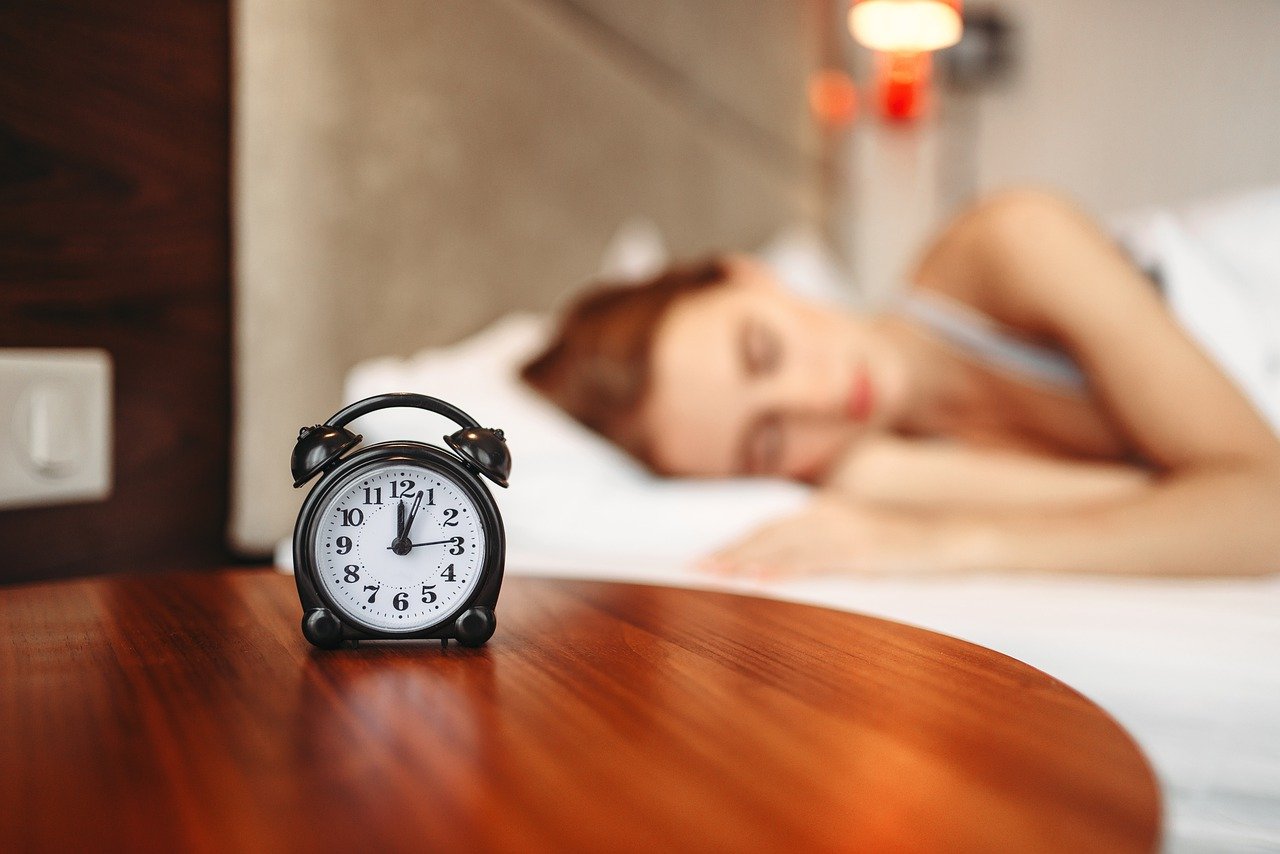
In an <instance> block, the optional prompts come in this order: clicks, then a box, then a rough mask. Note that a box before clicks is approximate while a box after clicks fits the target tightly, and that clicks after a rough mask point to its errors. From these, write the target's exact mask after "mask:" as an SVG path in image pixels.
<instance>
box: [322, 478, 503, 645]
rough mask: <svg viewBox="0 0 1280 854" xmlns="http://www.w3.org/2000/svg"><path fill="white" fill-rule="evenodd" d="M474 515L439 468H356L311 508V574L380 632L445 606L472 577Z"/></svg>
mask: <svg viewBox="0 0 1280 854" xmlns="http://www.w3.org/2000/svg"><path fill="white" fill-rule="evenodd" d="M487 545H488V544H487V542H486V541H485V531H484V525H483V523H482V521H481V517H480V513H479V508H478V507H477V506H476V504H475V502H474V501H472V499H471V498H470V497H469V496H468V495H467V493H466V492H464V491H463V490H462V489H461V487H459V486H458V485H457V484H456V483H454V482H453V481H452V480H450V479H448V478H447V477H445V476H444V475H442V474H440V473H439V472H436V471H433V470H431V469H428V468H425V467H422V466H418V465H415V464H413V463H405V462H396V463H394V464H391V463H389V464H387V465H385V466H381V467H378V468H374V469H364V470H362V471H360V472H359V473H357V474H356V475H354V476H353V477H350V478H348V479H347V480H346V482H345V483H343V484H341V486H340V487H339V488H338V490H337V491H336V492H335V493H334V494H333V496H332V497H331V498H329V500H328V501H327V502H326V503H325V505H324V507H322V508H321V511H320V516H319V521H318V524H317V526H316V528H315V534H314V542H313V544H312V546H313V548H314V554H315V567H316V575H317V576H318V577H319V580H320V583H321V585H323V587H324V589H325V592H327V593H328V595H329V598H330V599H331V600H332V601H333V603H334V604H335V605H337V606H338V607H340V608H341V609H342V610H343V611H345V612H346V614H347V615H348V616H349V617H350V618H351V619H352V620H353V621H355V622H357V623H360V624H363V625H364V626H366V627H369V628H374V629H381V630H383V631H389V632H412V631H418V630H420V629H425V628H429V627H431V626H434V625H436V624H437V623H439V622H441V621H443V620H445V619H446V618H448V617H450V616H452V615H453V613H454V612H455V611H456V610H457V609H458V607H459V606H460V605H461V604H462V603H463V602H465V601H466V600H467V599H468V598H469V597H470V596H471V593H472V592H473V591H474V590H475V588H476V585H477V584H478V583H479V581H480V573H481V570H482V569H483V567H484V558H485V550H486V547H487Z"/></svg>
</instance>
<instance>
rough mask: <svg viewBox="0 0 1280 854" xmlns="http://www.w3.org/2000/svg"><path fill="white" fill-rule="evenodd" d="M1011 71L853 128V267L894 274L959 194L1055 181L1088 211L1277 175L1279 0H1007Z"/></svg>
mask: <svg viewBox="0 0 1280 854" xmlns="http://www.w3.org/2000/svg"><path fill="white" fill-rule="evenodd" d="M999 6H1000V7H1001V8H1003V9H1005V10H1006V11H1007V12H1008V14H1009V16H1010V18H1012V20H1013V21H1014V22H1015V23H1016V24H1017V25H1018V27H1019V35H1020V38H1019V40H1018V43H1019V45H1020V52H1019V58H1018V70H1017V74H1016V75H1015V76H1014V78H1013V79H1012V80H1011V81H1010V83H1009V85H1006V86H1002V87H997V88H994V89H992V90H990V91H987V92H985V93H983V94H981V95H979V96H977V97H976V98H974V99H972V101H970V102H959V103H957V102H955V101H954V100H953V102H952V103H951V104H950V109H949V110H944V111H943V112H942V113H941V114H940V115H939V116H937V117H936V119H935V120H934V121H932V122H925V123H922V124H921V125H919V126H917V127H916V128H914V129H912V130H907V131H903V130H902V129H897V128H884V127H878V126H875V125H874V124H864V125H862V126H860V128H859V129H858V132H857V133H856V134H855V135H854V137H853V138H852V139H851V140H850V151H851V157H852V160H853V162H854V164H856V165H855V166H854V167H853V176H852V180H853V181H854V182H855V183H856V186H857V192H856V195H855V197H854V198H853V207H854V210H855V212H856V219H857V226H856V228H855V229H854V230H853V231H852V232H851V233H850V235H849V236H850V240H851V243H852V246H853V250H852V252H853V255H854V258H855V263H856V265H857V268H858V272H859V278H860V280H862V281H863V282H864V284H865V287H866V288H867V290H868V291H870V292H871V293H873V294H880V293H884V292H885V291H886V290H888V289H891V288H892V287H893V286H894V285H895V283H896V282H897V281H899V280H900V278H901V276H902V274H903V271H904V269H905V267H906V266H907V264H908V261H909V258H910V256H911V255H912V253H913V252H914V251H915V248H916V247H917V246H918V244H919V243H920V241H921V240H922V239H923V238H924V236H925V235H926V234H927V233H928V232H929V230H930V229H931V227H932V225H933V224H934V223H935V222H937V221H939V220H940V219H942V218H945V216H946V215H947V214H948V213H949V212H950V211H951V210H953V209H954V207H955V206H956V205H957V204H960V203H961V202H963V201H964V200H965V199H966V198H967V197H968V196H969V195H970V194H972V193H974V192H980V191H982V190H986V189H990V188H994V187H999V186H1004V185H1008V184H1011V183H1027V182H1031V183H1036V184H1047V185H1050V186H1055V187H1060V188H1062V189H1064V190H1066V191H1067V192H1069V193H1070V194H1072V195H1073V196H1075V197H1076V198H1077V199H1078V200H1079V201H1081V202H1082V203H1083V204H1084V205H1085V206H1086V207H1087V208H1089V209H1090V210H1092V211H1094V212H1095V213H1098V214H1107V213H1114V212H1117V211H1121V210H1125V209H1129V208H1134V207H1139V206H1145V205H1150V204H1172V203H1179V202H1184V201H1187V200H1192V199H1195V198H1198V197H1201V196H1204V195H1208V194H1215V193H1220V192H1224V191H1230V190H1233V189H1238V188H1245V187H1250V186H1256V185H1259V184H1265V183H1274V182H1280V2H1276V0H1120V2H1117V0H1004V2H1001V3H1000V4H999Z"/></svg>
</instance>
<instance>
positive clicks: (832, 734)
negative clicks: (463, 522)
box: [0, 570, 1160, 852]
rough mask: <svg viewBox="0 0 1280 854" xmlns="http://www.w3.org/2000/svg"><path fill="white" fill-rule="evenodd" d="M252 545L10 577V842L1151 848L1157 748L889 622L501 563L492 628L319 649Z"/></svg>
mask: <svg viewBox="0 0 1280 854" xmlns="http://www.w3.org/2000/svg"><path fill="white" fill-rule="evenodd" d="M299 617H300V609H299V606H298V601H297V598H296V594H295V592H294V589H293V580H292V579H290V578H287V577H282V576H279V575H276V574H275V573H273V572H270V571H267V570H229V571H224V572H218V573H212V574H170V575H159V576H120V577H109V578H102V579H96V580H84V581H73V582H61V583H50V584H40V585H32V586H23V587H13V588H8V589H0V762H2V763H3V773H2V774H0V850H5V851H36V850H68V851H73V850H74V851H82V850H97V849H111V850H131V851H152V850H156V851H159V850H177V849H183V850H196V851H215V850H216V851H237V852H240V851H257V850H278V851H290V850H293V851H308V852H317V851H339V850H347V851H351V850H355V849H357V848H359V849H364V848H369V849H370V850H374V849H375V848H376V847H383V848H390V849H399V850H416V851H441V852H448V851H490V850H499V851H520V852H524V851H572V850H578V851H605V850H610V851H618V850H634V851H673V850H694V849H697V850H711V851H769V850H775V851H808V850H826V851H836V850H841V851H926V850H934V851H936V850H947V851H995V850H1000V851H1012V850H1027V851H1070V852H1080V851H1109V852H1115V851H1150V850H1152V849H1153V848H1154V847H1155V846H1156V844H1157V841H1158V834H1159V817H1160V808H1159V798H1158V793H1157V788H1156V784H1155V781H1154V778H1153V776H1152V773H1151V769H1150V767H1149V766H1148V764H1147V763H1146V761H1145V760H1144V758H1143V756H1142V754H1141V753H1140V752H1139V751H1138V749H1137V747H1135V745H1134V743H1133V741H1132V740H1131V739H1130V738H1129V736H1128V735H1127V734H1126V733H1125V732H1124V730H1122V729H1121V728H1120V727H1119V726H1118V725H1117V724H1116V723H1115V721H1113V720H1112V719H1111V718H1110V717H1108V716H1107V715H1106V714H1105V713H1103V712H1102V711H1101V710H1100V709H1099V708H1098V707H1097V706H1095V705H1093V704H1092V703H1090V702H1089V701H1088V700H1086V699H1084V698H1083V697H1081V696H1080V695H1079V694H1077V693H1076V692H1075V691H1073V690H1072V689H1070V688H1068V687H1067V686H1066V685H1063V684H1062V683H1061V682H1058V681H1056V680H1055V679H1053V678H1051V677H1049V676H1046V675H1045V674H1043V673H1041V672H1039V671H1037V670H1034V669H1032V668H1031V667H1028V666H1027V665H1025V664H1022V663H1020V662H1018V661H1015V660H1013V659H1010V658H1007V657H1005V656H1003V655H1000V654H998V653H995V652H991V651H989V650H986V649H983V648H981V647H977V646H973V645H972V644H968V643H964V642H962V641H958V640H953V639H951V638H947V637H944V636H941V635H937V634H933V633H931V632H927V631H923V630H920V629H914V628H909V627H906V626H902V625H898V624H895V623H891V622H887V621H884V620H878V619H873V618H871V617H865V616H859V615H856V614H848V613H842V612H837V611H828V610H824V609H820V608H813V607H808V606H802V605H794V604H786V603H781V602H775V601H769V600H764V599H756V598H750V597H742V596H735V595H730V594H723V593H709V592H698V591H689V590H675V589H669V588H661V587H644V586H633V585H624V584H608V583H596V582H582V581H572V582H570V581H551V580H532V579H523V578H511V579H508V582H507V585H506V587H505V588H504V591H503V594H502V599H501V601H500V603H499V609H498V617H499V626H498V634H497V635H496V636H495V638H494V639H493V641H491V642H490V644H489V645H488V646H487V647H485V648H482V649H479V650H467V649H463V648H461V647H458V646H456V645H452V646H449V647H448V648H441V646H440V645H439V644H437V643H417V644H411V645H392V644H364V645H362V646H361V647H360V648H359V649H357V650H344V651H337V652H320V651H317V650H313V649H312V648H310V647H309V646H308V645H307V644H306V643H305V642H304V641H303V639H302V636H301V634H300V633H299V630H298V619H299Z"/></svg>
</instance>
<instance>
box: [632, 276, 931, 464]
mask: <svg viewBox="0 0 1280 854" xmlns="http://www.w3.org/2000/svg"><path fill="white" fill-rule="evenodd" d="M729 268H730V274H729V277H728V279H727V280H726V281H725V282H724V283H722V284H718V285H714V286H712V287H710V288H708V289H706V290H705V291H700V292H695V293H693V294H690V295H688V296H686V297H682V298H680V299H678V300H677V301H676V302H675V303H674V304H672V306H671V308H670V309H669V310H668V311H667V313H666V315H665V316H664V317H663V319H662V321H661V323H660V324H659V326H658V328H657V330H656V332H655V339H654V345H653V356H652V358H653V363H652V365H651V384H650V387H649V394H648V397H647V398H646V400H645V404H644V406H643V407H642V413H641V417H642V419H643V422H644V423H643V425H642V428H643V430H644V432H645V435H646V436H647V438H648V440H649V448H650V454H651V456H652V458H653V461H654V463H655V465H656V466H657V467H658V468H659V469H660V470H662V471H665V472H668V473H670V474H678V475H704V476H718V477H725V476H733V475H777V476H783V477H789V478H794V479H800V480H810V481H814V480H819V479H821V478H822V477H823V476H825V475H826V473H827V472H828V471H829V470H830V468H831V466H832V464H833V463H835V462H836V460H837V458H838V457H839V455H840V454H841V452H842V451H843V450H844V449H845V448H846V446H847V445H848V444H849V443H850V442H852V441H854V440H856V439H857V438H858V437H859V436H862V435H865V434H866V433H867V432H869V431H872V430H876V429H883V428H884V427H885V426H887V425H888V424H890V423H892V421H893V418H894V415H895V413H896V412H897V411H898V410H899V409H900V408H901V406H902V403H903V400H904V398H905V391H906V388H905V386H906V383H905V371H904V369H903V366H902V363H901V360H900V359H898V358H896V354H895V352H894V351H893V350H892V348H891V347H889V346H888V342H887V341H886V340H885V339H884V338H883V337H882V336H881V335H880V334H879V333H877V332H876V331H875V329H874V328H873V326H872V325H871V324H869V323H867V322H866V321H864V320H862V319H861V318H858V317H856V316H852V315H849V314H846V313H844V312H842V311H839V310H837V309H833V308H828V307H825V306H821V305H818V304H815V303H811V302H808V301H806V300H804V299H802V298H800V297H797V296H795V295H793V294H790V293H788V292H787V291H785V290H783V289H782V288H781V287H780V286H779V284H778V282H777V280H776V279H775V278H774V276H773V274H772V272H771V271H770V270H769V269H768V268H767V267H765V266H763V265H762V264H760V263H758V262H755V261H752V260H750V259H746V258H737V257H735V258H733V259H731V260H730V265H729Z"/></svg>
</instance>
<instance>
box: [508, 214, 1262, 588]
mask: <svg viewBox="0 0 1280 854" xmlns="http://www.w3.org/2000/svg"><path fill="white" fill-rule="evenodd" d="M523 376H524V379H525V380H526V381H527V382H528V383H530V384H531V385H532V386H534V387H535V388H537V389H538V390H539V391H541V392H542V393H543V394H544V395H546V396H547V397H548V398H550V399H551V400H553V401H554V402H556V403H557V404H558V405H559V406H560V407H562V408H563V409H564V410H566V411H567V412H568V413H569V414H571V415H573V416H574V417H575V418H577V419H578V420H579V421H581V422H582V423H584V424H586V425H587V426H588V427H590V428H592V429H594V430H596V431H597V432H599V433H601V434H603V435H604V436H606V437H608V438H609V439H611V440H612V441H614V442H615V443H617V444H618V445H620V446H621V447H622V448H624V449H626V450H627V451H629V452H630V453H631V454H632V455H634V456H635V457H636V458H638V459H639V460H641V461H642V462H644V463H645V464H646V465H648V466H649V467H650V468H651V469H652V470H653V471H655V472H657V473H660V474H664V475H672V476H687V477H736V476H744V475H767V476H777V477H784V478H790V479H794V480H798V481H804V482H807V483H811V484H814V485H816V486H817V487H819V489H817V490H815V493H814V497H813V499H812V500H811V502H810V503H809V504H808V506H807V507H806V508H805V509H804V510H803V511H802V512H800V513H799V514H797V515H795V516H792V517H789V518H784V519H779V520H777V521H775V522H773V523H771V524H768V525H766V526H764V527H762V528H760V529H759V530H757V531H755V532H753V533H752V534H750V535H749V536H747V537H746V538H745V539H743V540H742V541H740V542H738V543H736V544H734V545H732V546H730V547H728V548H726V549H724V550H723V551H721V552H720V553H718V554H716V555H713V556H711V557H710V558H708V560H707V561H706V565H707V568H708V569H710V570H712V571H717V572H722V573H726V574H748V575H787V574H798V573H868V572H870V573H884V572H888V573H909V572H964V571H989V570H1006V571H1070V572H1083V573H1144V574H1165V575H1229V574H1260V573H1266V572H1271V571H1274V570H1277V569H1280V441H1277V437H1276V435H1275V433H1273V431H1272V429H1271V427H1270V426H1269V425H1268V423H1267V422H1266V421H1265V420H1264V419H1263V417H1262V416H1261V415H1260V414H1259V412H1258V411H1257V410H1256V409H1255V408H1254V406H1253V405H1252V404H1251V403H1250V401H1249V400H1248V399H1246V397H1245V396H1244V395H1243V394H1242V393H1241V392H1240V391H1239V390H1238V389H1237V387H1236V386H1235V385H1234V384H1233V383H1232V381H1231V380H1230V379H1228V377H1227V376H1226V375H1225V374H1224V373H1223V371H1222V370H1221V369H1220V368H1219V367H1218V366H1217V365H1216V364H1215V363H1214V362H1213V361H1211V360H1210V358H1208V357H1207V356H1206V355H1205V354H1204V353H1203V352H1202V351H1201V350H1200V349H1198V347H1197V346H1196V345H1195V344H1194V343H1193V342H1192V340H1191V339H1190V338H1188V336H1187V334H1186V333H1185V332H1184V331H1183V330H1182V328H1180V327H1179V325H1178V322H1177V321H1176V320H1175V318H1174V317H1173V316H1172V314H1171V313H1170V311H1169V310H1168V309H1167V307H1166V305H1165V303H1164V302H1163V301H1162V299H1161V295H1160V292H1159V290H1158V288H1157V286H1156V285H1155V283H1154V282H1153V281H1152V279H1151V278H1149V277H1147V276H1146V275H1144V274H1143V273H1142V272H1141V271H1140V270H1139V269H1137V267H1136V266H1135V265H1134V264H1133V263H1132V262H1131V261H1130V260H1129V259H1128V258H1127V257H1126V256H1125V255H1124V254H1122V253H1121V251H1120V250H1119V249H1118V248H1117V247H1116V245H1115V243H1114V242H1113V240H1112V239H1111V238H1110V237H1109V236H1108V235H1107V234H1106V233H1104V232H1103V231H1101V230H1100V229H1099V227H1098V226H1097V225H1096V224H1095V223H1094V222H1092V221H1091V220H1090V219H1088V218H1087V217H1085V216H1084V215H1083V214H1081V213H1080V212H1078V211H1077V210H1076V209H1074V208H1073V207H1071V206H1070V205H1069V204H1067V203H1066V202H1064V201H1062V200H1060V199H1058V198H1057V197H1054V196H1051V195H1047V194H1043V193H1039V192H1035V191H1027V190H1019V191H1006V192H1005V193H1002V194H1000V195H997V196H993V197H991V198H989V199H987V200H986V201H984V202H982V203H980V204H978V205H976V206H975V207H974V208H972V209H970V210H969V211H967V212H966V213H964V214H963V215H962V216H960V217H959V218H958V219H956V220H955V221H954V222H953V223H952V224H951V225H950V226H949V227H948V228H947V229H946V230H945V231H944V232H943V233H942V235H941V237H940V238H939V239H938V240H937V241H936V243H935V244H934V245H933V246H932V247H930V248H929V249H928V251H927V252H926V253H925V255H924V258H923V261H922V262H921V263H920V265H919V267H918V269H917V270H916V272H915V274H914V276H913V277H912V286H911V288H910V289H909V290H908V291H907V293H906V294H904V295H903V296H902V297H901V298H900V299H898V300H897V301H896V302H895V303H894V304H893V305H892V306H890V307H889V308H888V309H887V310H885V311H883V312H882V313H878V314H874V315H871V314H854V313H847V312H846V311H844V310H840V309H835V308H832V307H828V306H823V305H818V304H814V303H810V302H806V301H804V300H802V299H801V298H799V297H796V296H794V295H792V294H790V293H789V292H787V291H786V290H784V289H783V288H782V287H780V285H779V284H778V282H777V281H776V280H775V278H774V276H773V275H772V273H771V272H770V270H769V269H768V268H767V267H765V266H763V265H762V264H760V263H759V262H757V261H754V260H752V259H750V258H748V257H740V256H728V257H722V258H716V259H712V260H710V261H706V262H704V263H700V264H694V265H690V266H683V267H676V268H672V269H670V270H668V271H666V272H665V273H663V274H662V275H660V276H658V277H657V278H655V279H653V280H652V281H651V282H648V283H646V284H643V285H640V286H630V285H629V286H623V287H609V286H604V287H599V288H596V289H595V290H593V291H590V292H588V293H586V294H584V295H583V296H582V297H581V298H579V299H578V301H577V302H576V303H575V304H573V305H572V306H571V308H570V309H569V310H568V312H567V313H566V314H565V316H564V318H563V319H562V322H561V324H560V327H559V330H558V332H557V334H556V336H555V337H554V338H553V340H552V341H551V343H550V344H549V345H548V346H547V348H546V349H545V350H544V351H543V352H542V353H541V354H540V355H538V356H537V357H536V358H535V359H534V360H533V361H531V362H530V363H529V364H527V365H526V366H525V368H524V371H523Z"/></svg>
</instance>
